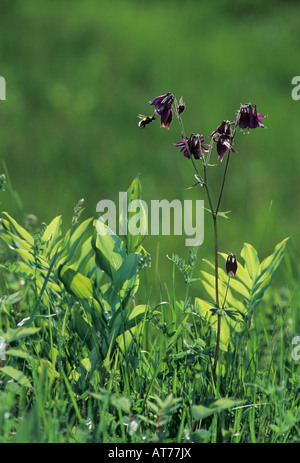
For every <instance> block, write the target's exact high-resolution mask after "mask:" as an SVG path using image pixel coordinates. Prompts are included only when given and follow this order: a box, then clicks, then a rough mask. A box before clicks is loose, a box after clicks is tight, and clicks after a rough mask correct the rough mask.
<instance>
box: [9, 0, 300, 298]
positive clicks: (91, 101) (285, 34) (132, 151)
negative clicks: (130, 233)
mask: <svg viewBox="0 0 300 463" xmlns="http://www.w3.org/2000/svg"><path fill="white" fill-rule="evenodd" d="M0 8H1V14H0V31H1V32H0V33H1V41H0V56H1V58H0V75H1V76H3V77H4V78H5V79H6V101H0V124H1V137H0V156H1V171H3V170H4V165H6V168H7V170H8V173H9V176H10V180H11V183H12V186H13V188H14V189H15V191H16V192H17V193H18V194H19V196H20V198H21V201H22V205H23V208H24V211H25V212H26V213H30V214H35V215H36V216H37V217H38V220H39V222H46V223H48V222H50V220H52V219H53V218H54V217H55V216H56V215H59V214H62V215H63V220H64V223H65V226H66V227H68V226H69V225H70V221H71V217H72V214H73V208H74V206H75V204H76V203H77V201H78V200H79V199H80V198H84V199H85V208H86V211H85V216H84V217H86V218H87V217H90V216H95V217H97V214H96V205H97V203H98V201H100V200H101V199H112V200H114V201H116V202H117V200H118V193H119V191H125V190H126V189H127V188H128V186H129V185H130V183H131V181H132V180H133V178H134V177H135V176H136V175H137V174H138V173H139V174H140V179H141V182H142V188H143V199H144V200H145V201H146V202H147V203H150V200H151V199H168V200H170V201H171V200H173V199H175V198H178V199H197V198H198V199H205V196H204V191H203V190H201V189H200V188H195V189H193V190H188V191H186V190H185V189H186V188H187V187H189V186H190V185H191V184H193V183H194V178H193V170H192V166H191V164H190V163H189V161H188V160H187V159H185V158H184V157H183V155H182V154H180V153H179V151H178V149H176V148H175V147H174V146H173V144H174V143H175V142H177V141H179V140H180V129H179V126H178V124H177V122H176V121H174V122H173V123H172V124H171V126H170V130H169V131H168V130H166V129H161V128H160V127H159V122H158V121H156V122H155V123H153V124H151V125H150V126H148V127H147V129H146V130H141V129H139V128H138V127H137V122H138V119H137V114H138V113H144V114H150V113H151V108H150V107H149V106H148V105H147V102H148V101H149V100H150V99H153V98H154V97H156V96H157V95H160V94H162V93H165V92H167V91H170V92H172V93H174V94H175V95H176V97H177V98H178V99H179V97H180V96H181V95H182V96H183V98H184V101H185V103H186V105H187V109H186V111H185V113H184V114H183V117H184V125H185V130H186V133H187V134H190V133H191V132H196V133H197V132H199V133H201V134H203V135H205V136H208V135H209V134H210V133H211V132H212V130H214V129H215V128H216V127H217V125H219V123H220V122H221V121H222V120H223V119H230V120H233V118H234V116H235V112H236V110H237V109H238V108H239V106H240V104H241V103H247V102H251V103H256V104H257V107H258V111H259V112H261V113H262V114H268V118H267V119H265V120H264V122H265V125H266V126H267V127H268V128H267V130H263V129H256V130H254V131H251V133H250V134H249V135H247V134H241V135H239V136H237V137H236V141H235V148H236V149H237V151H238V154H235V155H233V156H232V159H231V163H230V170H229V176H228V180H227V184H226V189H225V194H224V197H223V201H222V206H221V210H223V211H227V210H231V211H232V213H231V215H230V217H231V221H230V222H227V221H225V220H224V221H221V222H220V232H219V237H220V249H221V250H222V251H232V252H235V253H237V254H238V253H239V251H240V249H241V247H242V243H243V242H245V241H247V242H250V243H251V244H253V245H254V246H255V247H256V248H257V249H260V252H261V257H265V255H266V253H267V252H269V251H272V249H273V248H274V246H275V244H276V243H277V242H278V241H280V240H281V239H282V238H284V237H286V236H291V237H292V238H293V242H292V243H291V244H290V246H292V249H293V250H294V251H293V252H295V253H296V252H298V251H297V248H298V243H299V241H298V239H299V234H298V226H299V202H298V199H299V193H300V186H299V183H300V182H299V173H300V155H299V120H300V101H299V102H297V101H294V100H293V99H292V98H291V91H292V85H291V80H292V78H293V76H295V75H298V74H300V72H299V62H300V33H299V18H300V4H299V2H297V1H274V0H272V1H271V0H265V1H264V2H261V1H259V0H251V1H250V0H243V1H237V0H231V1H224V0H223V1H221V0H218V1H214V2H211V1H201V2H200V1H184V2H183V1H179V0H177V1H176V0H173V1H170V0H165V1H164V2H162V1H157V0H152V1H151V2H149V1H147V2H146V1H143V0H139V1H136V0H128V1H114V2H113V1H107V0H104V1H96V0H86V1H84V2H83V1H81V2H80V1H75V2H70V1H66V0H59V1H58V0H51V1H48V2H46V1H44V2H36V1H33V0H26V2H25V1H22V0H1V4H0ZM214 156H215V159H216V154H214ZM223 164H224V163H223ZM223 168H224V166H223V165H221V166H219V167H218V168H215V169H213V171H212V175H211V181H212V182H213V184H214V187H213V191H214V192H215V194H216V197H217V194H218V192H219V188H220V179H221V176H222V173H223ZM271 201H273V204H272V209H271V213H270V215H269V219H268V220H267V216H268V211H269V207H270V202H271ZM206 206H208V204H206ZM1 209H2V210H6V211H8V212H9V213H11V214H12V215H14V216H15V217H16V218H18V216H19V215H20V210H19V209H18V206H17V203H16V202H15V201H14V199H13V198H12V196H11V195H10V194H9V191H6V192H5V193H4V194H2V195H1ZM19 218H20V217H19ZM211 234H212V227H211V218H210V217H209V215H208V214H207V215H206V216H205V239H204V244H203V245H202V247H201V250H200V258H202V257H203V258H204V257H205V258H211V252H212V240H211ZM184 239H185V238H184V237H179V236H175V237H174V236H171V237H155V236H154V237H151V236H149V237H147V238H146V239H145V241H144V245H145V248H146V249H147V250H149V251H150V252H151V254H152V267H151V269H147V274H146V278H147V281H148V283H147V284H148V285H149V286H147V287H148V288H150V286H153V289H152V294H155V293H156V291H158V277H157V274H156V269H157V266H158V267H159V272H160V277H161V280H162V281H163V282H164V281H166V282H167V283H168V284H170V275H171V269H172V264H171V262H170V261H169V260H168V259H167V258H166V254H169V255H171V254H172V252H177V253H179V254H180V256H181V257H184V258H186V257H187V255H188V249H187V248H186V247H185V245H184ZM198 262H199V266H200V261H198ZM196 276H199V275H198V274H197V275H196ZM178 282H179V283H178V291H179V292H180V291H181V286H180V285H181V279H180V277H179V276H178ZM194 291H195V292H197V291H198V289H197V287H196V286H195V288H194ZM178 296H179V298H180V294H179V295H178Z"/></svg>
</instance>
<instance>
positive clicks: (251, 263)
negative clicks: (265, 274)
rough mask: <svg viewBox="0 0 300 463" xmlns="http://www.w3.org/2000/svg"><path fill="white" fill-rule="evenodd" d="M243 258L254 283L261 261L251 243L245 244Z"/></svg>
mask: <svg viewBox="0 0 300 463" xmlns="http://www.w3.org/2000/svg"><path fill="white" fill-rule="evenodd" d="M241 257H242V258H243V259H244V261H245V267H246V269H247V271H248V273H249V275H250V278H251V279H252V280H253V281H254V280H255V278H256V277H257V274H258V272H259V265H260V263H259V259H258V255H257V251H256V249H255V248H254V247H253V246H251V244H249V243H244V247H243V249H242V251H241Z"/></svg>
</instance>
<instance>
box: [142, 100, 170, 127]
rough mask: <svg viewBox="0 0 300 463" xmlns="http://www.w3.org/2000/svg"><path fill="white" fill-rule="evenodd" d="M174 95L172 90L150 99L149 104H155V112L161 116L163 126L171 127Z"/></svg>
mask: <svg viewBox="0 0 300 463" xmlns="http://www.w3.org/2000/svg"><path fill="white" fill-rule="evenodd" d="M174 99H175V98H174V95H173V94H172V93H170V92H168V93H165V94H164V95H161V96H157V97H156V98H154V100H152V101H148V104H150V105H154V112H155V114H157V115H158V116H160V117H161V127H167V128H169V126H170V123H171V121H172V103H173V101H174Z"/></svg>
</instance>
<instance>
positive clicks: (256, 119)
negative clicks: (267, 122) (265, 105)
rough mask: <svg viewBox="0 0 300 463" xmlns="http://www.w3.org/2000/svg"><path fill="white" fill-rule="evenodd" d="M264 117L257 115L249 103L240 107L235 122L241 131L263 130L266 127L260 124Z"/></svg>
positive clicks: (254, 106) (254, 107)
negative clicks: (259, 128)
mask: <svg viewBox="0 0 300 463" xmlns="http://www.w3.org/2000/svg"><path fill="white" fill-rule="evenodd" d="M264 117H267V116H263V115H262V114H259V113H257V110H256V105H255V104H253V105H251V103H248V104H244V105H242V106H241V109H240V110H239V113H238V117H237V121H238V124H239V127H240V128H241V129H247V128H249V129H256V127H262V128H263V129H265V128H266V127H265V126H264V125H263V123H262V122H261V119H263V118H264Z"/></svg>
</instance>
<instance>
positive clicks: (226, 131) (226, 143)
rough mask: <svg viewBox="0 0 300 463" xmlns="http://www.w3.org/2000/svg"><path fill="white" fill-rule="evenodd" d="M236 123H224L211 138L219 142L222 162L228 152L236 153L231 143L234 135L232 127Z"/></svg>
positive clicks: (218, 148)
mask: <svg viewBox="0 0 300 463" xmlns="http://www.w3.org/2000/svg"><path fill="white" fill-rule="evenodd" d="M234 123H235V122H229V121H223V122H222V123H221V124H220V125H219V127H217V128H216V130H214V131H213V132H212V133H211V134H210V136H211V137H213V138H214V141H216V142H217V152H218V155H219V158H220V161H223V158H224V156H225V154H226V151H227V150H229V151H232V152H233V153H236V151H235V150H234V149H233V148H232V146H231V144H230V141H231V139H232V133H231V128H230V126H231V125H232V124H234Z"/></svg>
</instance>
